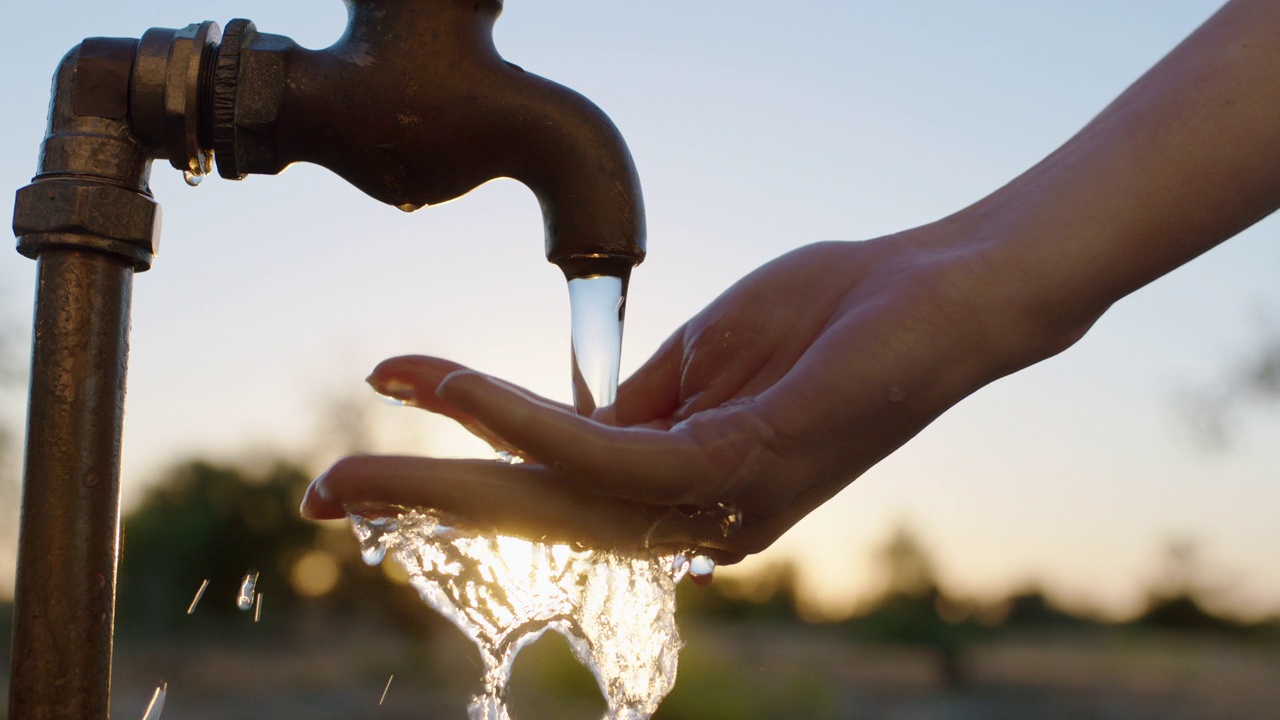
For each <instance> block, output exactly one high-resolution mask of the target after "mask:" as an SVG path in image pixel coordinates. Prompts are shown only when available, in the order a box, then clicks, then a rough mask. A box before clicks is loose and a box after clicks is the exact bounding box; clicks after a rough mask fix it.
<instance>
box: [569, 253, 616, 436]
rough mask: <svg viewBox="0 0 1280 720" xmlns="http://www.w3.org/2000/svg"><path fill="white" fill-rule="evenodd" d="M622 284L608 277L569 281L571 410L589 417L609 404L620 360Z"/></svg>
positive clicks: (611, 401) (614, 278) (597, 276)
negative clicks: (571, 327) (571, 326)
mask: <svg viewBox="0 0 1280 720" xmlns="http://www.w3.org/2000/svg"><path fill="white" fill-rule="evenodd" d="M626 304H627V295H626V282H625V281H624V280H623V279H622V278H619V277H613V276H611V275H596V276H595V277H586V278H574V279H572V280H570V281H569V312H570V314H571V316H572V321H573V338H572V340H573V347H572V350H573V358H572V359H573V407H574V409H575V410H576V411H577V413H578V414H579V415H590V414H591V413H593V412H595V409H596V408H598V407H604V406H606V405H610V404H612V403H613V400H614V396H615V395H616V394H617V392H618V366H619V365H620V363H621V360H622V318H623V314H624V313H625V311H626Z"/></svg>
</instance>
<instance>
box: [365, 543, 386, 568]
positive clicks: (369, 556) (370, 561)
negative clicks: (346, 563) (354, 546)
mask: <svg viewBox="0 0 1280 720" xmlns="http://www.w3.org/2000/svg"><path fill="white" fill-rule="evenodd" d="M386 556H387V546H386V545H384V544H383V543H382V540H381V539H379V540H377V541H375V542H372V543H369V544H367V545H361V546H360V559H361V560H363V561H364V564H365V565H379V564H381V563H382V560H383V558H385V557H386Z"/></svg>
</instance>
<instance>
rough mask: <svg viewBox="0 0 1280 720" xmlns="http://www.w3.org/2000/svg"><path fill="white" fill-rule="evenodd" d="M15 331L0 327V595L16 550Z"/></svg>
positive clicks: (7, 582) (10, 573) (6, 590)
mask: <svg viewBox="0 0 1280 720" xmlns="http://www.w3.org/2000/svg"><path fill="white" fill-rule="evenodd" d="M14 338H15V335H14V334H13V333H11V332H9V331H8V328H6V327H0V597H7V596H8V595H9V594H10V587H11V584H12V582H13V573H14V571H15V569H16V568H15V560H16V556H17V552H18V508H19V506H20V498H21V495H22V491H21V487H20V482H21V480H20V477H21V472H20V470H19V467H20V462H21V460H20V458H21V452H20V451H19V450H18V437H19V434H18V432H17V430H16V429H14V428H13V427H12V425H11V422H12V421H11V418H16V417H20V415H21V413H20V411H18V408H19V407H21V405H22V397H21V393H20V392H18V388H19V387H20V386H21V385H22V381H21V378H22V372H21V371H20V370H19V368H18V362H17V360H16V358H17V355H18V352H17V342H16V340H15V339H14Z"/></svg>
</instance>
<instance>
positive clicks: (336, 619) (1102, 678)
mask: <svg viewBox="0 0 1280 720" xmlns="http://www.w3.org/2000/svg"><path fill="white" fill-rule="evenodd" d="M310 477H311V473H309V472H307V471H306V470H305V469H304V468H300V467H296V466H291V465H289V464H287V463H277V464H274V465H261V466H257V467H254V468H237V467H228V466H220V465H215V464H211V463H209V462H205V461H193V462H191V463H187V464H184V465H181V466H178V467H175V468H174V470H173V471H172V472H171V473H170V475H169V476H168V477H167V478H166V480H165V481H164V482H162V483H159V484H157V485H156V486H155V487H154V489H153V490H152V491H151V493H150V495H149V496H148V497H147V498H146V499H145V501H144V502H143V503H141V504H140V505H139V507H138V508H136V509H135V510H134V511H132V512H131V513H130V514H129V515H128V516H127V517H126V518H125V520H124V533H123V542H122V545H123V555H122V558H123V559H122V562H121V566H120V577H119V580H118V583H117V590H118V609H117V617H116V653H115V662H114V668H115V676H114V691H113V693H114V694H113V699H112V714H113V716H114V717H115V718H116V720H127V719H129V718H141V717H142V714H143V712H144V710H145V708H146V706H147V703H148V701H149V699H150V698H151V695H152V693H153V692H154V690H155V688H156V687H157V686H159V685H161V684H162V683H167V685H168V697H167V701H166V705H165V709H164V713H163V718H165V720H260V719H265V718H271V719H272V720H283V719H288V718H299V719H302V718H306V719H308V720H329V719H334V720H337V719H338V718H342V719H344V720H351V719H358V718H464V717H465V716H466V705H467V700H468V698H469V697H470V695H471V693H472V691H473V689H474V686H475V683H476V682H477V680H478V679H479V660H478V656H477V654H476V651H475V650H474V648H473V647H471V645H470V644H469V643H468V642H467V641H466V640H465V638H463V637H462V635H461V634H460V633H459V632H458V631H457V630H455V629H454V628H453V627H452V626H450V625H448V624H447V623H446V622H445V621H444V620H443V619H441V618H440V617H439V616H437V615H435V614H434V613H433V612H431V611H430V610H429V609H427V607H426V606H425V605H423V604H422V602H421V601H420V600H419V599H418V597H417V595H416V593H415V592H414V591H413V590H412V589H411V588H410V587H408V586H407V584H406V577H405V575H404V572H403V570H397V567H398V566H395V565H394V563H387V564H384V565H382V566H380V567H369V566H366V565H365V564H364V563H362V562H361V561H360V558H359V551H358V547H357V545H356V543H355V541H354V539H353V537H352V535H351V533H350V532H349V531H348V530H347V528H346V527H345V526H344V524H342V523H339V524H337V526H322V525H319V524H316V523H309V522H304V521H302V520H301V519H300V518H298V516H297V514H296V513H295V512H293V511H292V508H295V507H297V505H298V501H299V499H300V498H301V494H302V492H303V490H304V489H305V487H306V485H307V483H308V479H309V478H310ZM877 562H878V564H879V565H880V566H881V567H880V569H881V571H882V572H881V576H882V578H883V581H884V582H883V587H882V589H881V592H880V595H879V596H878V598H877V600H876V601H875V602H874V603H873V604H870V605H867V606H865V607H862V608H860V609H859V611H858V612H857V614H855V615H853V616H851V617H848V618H844V619H841V620H839V621H838V622H828V623H825V624H813V623H808V622H805V621H804V620H803V618H804V617H805V615H804V613H803V612H802V605H803V596H802V593H800V592H799V590H798V585H797V584H796V582H795V568H794V567H790V566H786V565H782V566H777V567H772V568H769V567H763V568H761V569H760V572H759V573H756V576H757V577H756V581H755V582H754V584H751V585H738V584H736V583H735V581H733V580H732V579H731V578H720V579H718V580H717V581H716V582H714V583H712V585H711V586H710V587H708V588H697V587H694V586H693V585H692V584H691V583H683V584H682V585H681V586H680V592H679V597H678V605H679V608H680V610H679V617H680V627H681V630H682V633H683V635H684V638H685V641H686V644H685V647H684V649H683V651H682V653H681V655H680V672H679V677H678V680H677V683H676V687H675V689H674V691H673V692H672V693H671V695H670V696H669V697H668V698H667V700H666V701H665V702H664V703H663V705H662V707H661V708H660V709H659V711H658V714H657V716H656V718H657V720H791V719H793V718H803V719H805V720H814V719H816V720H821V719H824V718H833V719H842V720H845V719H858V720H882V719H883V720H968V719H969V718H973V719H975V720H976V719H983V720H992V719H994V720H1001V719H1003V718H1009V719H1014V718H1018V719H1023V718H1036V719H1046V720H1055V719H1057V718H1063V719H1067V718H1071V719H1074V718H1091V719H1092V718H1100V719H1103V720H1106V719H1110V718H1115V719H1117V720H1129V719H1137V720H1145V719H1148V718H1149V719H1151V720H1156V719H1159V720H1200V719H1204V720H1210V719H1212V720H1224V719H1226V720H1230V719H1234V718H1239V719H1241V720H1252V719H1255V718H1273V717H1277V716H1278V715H1277V708H1280V621H1277V620H1276V619H1273V620H1270V621H1258V622H1253V623H1242V622H1241V621H1239V620H1236V619H1231V618H1227V617H1221V616H1218V615H1215V614H1214V613H1213V612H1211V611H1210V610H1207V609H1205V605H1204V604H1203V603H1202V602H1201V598H1202V596H1203V595H1204V592H1205V591H1204V590H1203V588H1204V586H1205V583H1204V581H1203V580H1201V579H1200V573H1201V572H1202V571H1201V570H1200V566H1199V565H1198V564H1197V563H1196V562H1195V553H1194V547H1193V546H1192V545H1190V544H1188V543H1174V544H1173V545H1171V548H1170V552H1169V553H1168V556H1167V557H1166V558H1165V561H1164V563H1163V569H1162V570H1161V572H1160V573H1158V574H1157V576H1156V581H1155V583H1154V584H1153V585H1152V586H1151V587H1150V588H1148V589H1147V592H1148V597H1149V602H1148V605H1147V608H1146V610H1145V611H1143V612H1142V613H1141V614H1140V615H1138V616H1136V617H1134V618H1131V619H1128V620H1127V621H1125V622H1123V623H1118V622H1104V621H1100V620H1098V619H1097V618H1091V617H1087V616H1081V615H1078V614H1073V613H1071V612H1068V611H1066V610H1063V609H1062V608H1060V607H1058V606H1057V605H1055V603H1054V601H1053V598H1052V597H1048V596H1046V595H1045V594H1043V593H1042V592H1040V591H1039V590H1037V589H1036V588H1026V589H1024V590H1022V591H1020V592H1018V593H1016V594H1014V595H1012V596H1010V597H1007V598H1003V599H999V600H986V601H979V600H974V599H971V598H963V597H955V596H953V595H951V594H949V593H948V592H947V591H946V589H945V588H943V587H941V586H940V585H939V583H938V582H937V580H936V578H937V574H936V572H935V567H934V562H933V560H932V558H931V555H930V553H929V552H928V549H927V548H926V547H924V546H923V545H922V544H921V543H920V542H919V541H918V540H917V539H916V537H915V536H914V535H913V534H912V533H911V532H910V530H909V529H908V528H905V527H903V528H900V529H899V530H898V531H896V532H895V533H894V534H893V535H892V536H891V537H889V538H887V539H886V541H885V543H884V544H883V546H882V548H881V551H880V554H879V556H878V560H877ZM246 573H253V574H255V575H256V576H260V577H259V580H258V582H257V591H258V592H260V593H261V595H260V597H259V602H260V605H259V606H258V607H259V608H261V609H262V613H261V619H260V621H255V617H254V613H252V612H241V611H239V610H238V609H236V606H235V602H234V598H235V597H236V595H237V591H238V590H239V586H240V581H241V578H242V577H243V576H244V575H245V574H246ZM206 581H207V582H208V589H207V591H206V592H204V594H203V595H202V596H201V600H200V602H199V604H198V606H197V607H196V608H195V612H194V613H192V614H189V613H188V612H187V609H188V606H189V605H190V604H191V601H192V597H193V595H194V594H195V592H196V589H197V588H198V587H201V585H202V583H204V582H206ZM11 611H12V608H11V607H8V606H5V605H3V604H2V603H0V643H2V644H3V646H4V647H6V648H7V647H8V646H9V645H10V642H9V638H10V634H11V628H10V626H9V625H10V622H11V621H10V618H11ZM0 663H2V664H0V674H3V678H0V680H3V682H0V698H3V699H4V701H3V702H2V703H0V720H5V718H6V714H5V713H6V712H7V711H6V710H4V709H2V708H7V706H8V702H7V692H8V674H9V657H8V653H7V652H6V653H3V656H2V657H0ZM392 675H394V679H393V680H392V682H391V684H390V686H388V684H387V681H388V679H389V678H391V677H392ZM384 689H385V690H386V698H385V702H382V703H381V704H380V702H379V701H380V699H381V698H382V695H383V691H384ZM510 704H511V707H512V709H513V714H514V717H515V718H516V720H578V719H581V720H596V719H597V718H599V717H600V714H601V713H602V711H603V706H604V703H603V701H602V700H601V699H600V693H599V690H598V689H597V687H596V684H595V681H594V679H592V677H591V676H590V675H589V674H588V672H587V671H586V670H585V669H583V668H582V667H581V666H579V665H578V664H577V662H576V661H575V660H574V659H573V657H572V656H571V654H570V653H569V650H568V647H567V645H566V644H565V642H564V641H563V640H562V639H560V638H559V637H558V636H555V635H550V636H548V637H546V638H543V639H542V640H540V641H539V642H537V643H535V644H534V645H532V646H531V647H529V648H527V649H526V650H525V651H524V652H523V653H522V654H521V655H520V657H519V658H518V659H517V662H516V667H515V672H514V678H513V682H512V686H511V695H510ZM12 720H18V719H17V718H13V719H12ZM24 720H25V719H24Z"/></svg>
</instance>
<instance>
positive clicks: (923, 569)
mask: <svg viewBox="0 0 1280 720" xmlns="http://www.w3.org/2000/svg"><path fill="white" fill-rule="evenodd" d="M879 562H880V566H881V570H882V572H883V574H884V578H885V585H884V590H883V591H882V592H881V595H880V597H879V599H878V600H877V601H876V602H875V604H874V605H873V606H872V608H871V609H870V610H869V611H867V612H866V613H864V614H862V615H860V616H858V617H854V618H852V619H850V620H849V622H848V623H847V626H848V628H849V631H850V633H851V634H852V635H853V637H855V638H857V639H860V640H868V641H873V642H889V643H906V644H912V645H924V646H928V647H932V648H934V649H935V650H937V652H938V657H939V673H940V677H941V680H942V682H943V683H944V684H946V685H958V684H960V683H961V681H962V680H963V674H962V669H961V667H960V651H961V649H962V648H963V646H964V645H965V644H966V643H967V642H968V641H969V640H970V639H971V636H972V634H973V632H974V629H973V628H972V626H971V624H970V623H966V622H959V621H956V622H950V621H948V619H947V618H952V619H954V614H953V613H951V612H949V610H950V609H951V608H954V607H956V606H957V605H959V603H957V602H956V601H955V600H953V599H952V598H950V597H948V596H947V595H945V594H944V593H943V592H942V590H941V588H940V587H939V586H938V582H937V578H936V576H935V574H934V564H933V560H932V559H931V558H930V557H929V555H928V553H927V552H926V551H925V549H924V546H923V545H922V544H921V543H920V541H919V540H917V539H916V536H915V534H914V533H913V532H912V531H911V530H910V529H909V528H907V527H906V526H905V525H904V526H899V527H898V529H897V530H896V531H895V532H894V534H893V535H892V536H891V537H890V538H889V541H888V542H886V543H885V544H884V545H883V546H882V547H881V549H880V551H879ZM944 615H945V617H944Z"/></svg>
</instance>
